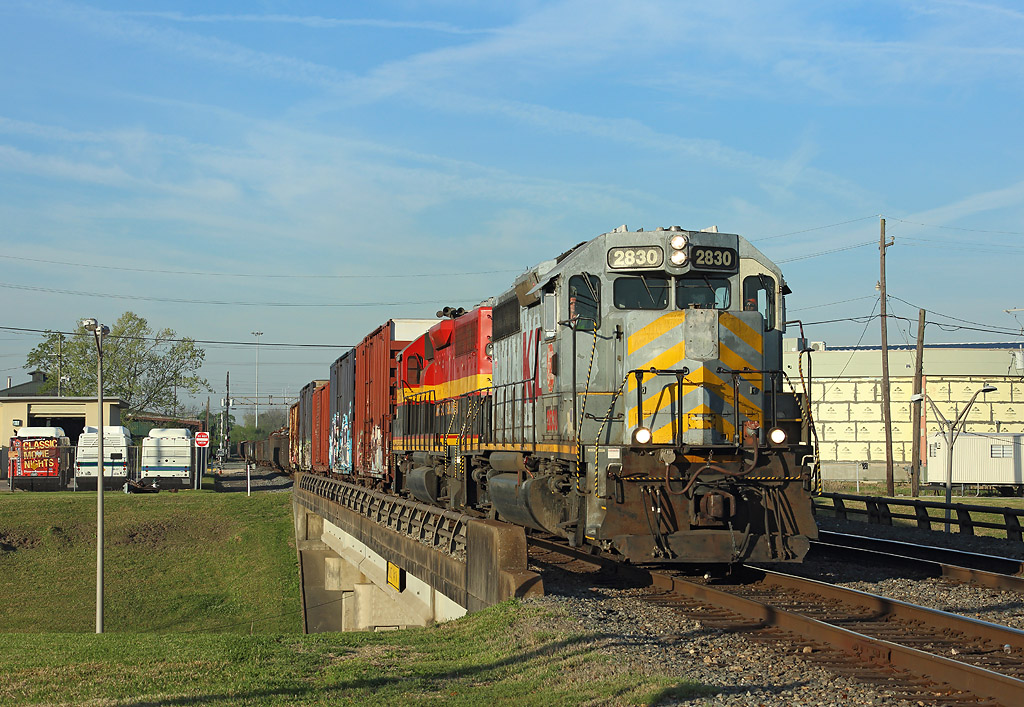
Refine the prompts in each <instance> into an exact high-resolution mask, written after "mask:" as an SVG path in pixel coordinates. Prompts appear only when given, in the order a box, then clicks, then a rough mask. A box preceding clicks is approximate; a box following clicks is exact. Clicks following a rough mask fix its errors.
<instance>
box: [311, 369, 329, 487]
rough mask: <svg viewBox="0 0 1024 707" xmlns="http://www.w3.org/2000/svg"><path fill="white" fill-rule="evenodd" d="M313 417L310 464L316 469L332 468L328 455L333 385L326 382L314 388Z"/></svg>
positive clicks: (325, 469)
mask: <svg viewBox="0 0 1024 707" xmlns="http://www.w3.org/2000/svg"><path fill="white" fill-rule="evenodd" d="M312 402H313V419H312V429H311V430H310V437H311V439H312V450H311V452H310V457H311V458H310V464H311V465H312V467H313V470H314V471H321V472H323V471H327V470H328V469H329V468H330V460H329V457H328V451H329V447H330V444H329V440H330V419H331V385H330V383H329V382H324V383H323V384H322V385H318V386H316V387H315V388H313V401H312Z"/></svg>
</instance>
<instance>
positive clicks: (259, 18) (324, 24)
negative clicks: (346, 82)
mask: <svg viewBox="0 0 1024 707" xmlns="http://www.w3.org/2000/svg"><path fill="white" fill-rule="evenodd" d="M120 14H122V15H124V16H126V17H142V18H153V19H158V20H169V21H172V22H181V23H206V24H213V23H260V24H285V25H300V26H302V27H310V28H312V29H338V28H357V29H359V28H369V29H384V30H399V31H405V30H414V31H424V32H438V33H441V34H489V33H493V32H495V31H496V30H493V29H473V28H466V27H457V26H455V25H452V24H449V23H447V22H428V21H421V22H403V21H396V20H381V19H374V18H336V17H322V16H319V15H279V14H268V15H256V14H202V15H186V14H184V13H181V12H147V11H134V12H132V11H129V12H122V13H120Z"/></svg>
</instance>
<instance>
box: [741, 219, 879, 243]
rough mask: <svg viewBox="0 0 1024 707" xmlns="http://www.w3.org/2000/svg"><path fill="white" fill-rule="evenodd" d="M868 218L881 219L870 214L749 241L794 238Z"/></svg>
mask: <svg viewBox="0 0 1024 707" xmlns="http://www.w3.org/2000/svg"><path fill="white" fill-rule="evenodd" d="M869 218H881V217H880V216H876V215H875V214H871V215H870V216H861V217H860V218H854V219H850V220H849V221H840V222H839V223H830V224H828V225H826V226H815V227H814V228H805V229H803V230H801V231H790V232H789V233H779V234H778V235H775V236H761V237H760V238H751V239H749V240H750V242H751V243H757V242H758V241H770V240H773V239H775V238H785V237H786V236H795V235H798V234H800V233H810V232H811V231H821V230H824V229H826V228H835V227H836V226H845V225H846V224H848V223H857V222H858V221H866V220H867V219H869Z"/></svg>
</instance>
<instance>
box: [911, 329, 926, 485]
mask: <svg viewBox="0 0 1024 707" xmlns="http://www.w3.org/2000/svg"><path fill="white" fill-rule="evenodd" d="M923 381H924V310H923V309H921V310H918V312H917V357H916V360H915V361H914V395H915V396H919V395H921V393H923V392H924V391H923V390H922V387H923ZM921 403H922V400H921V399H917V400H914V402H913V403H911V406H910V410H911V412H910V415H911V417H912V420H911V422H912V423H913V424H911V426H910V429H911V434H913V435H914V439H913V444H912V445H911V449H912V450H913V451H912V452H911V455H912V457H911V464H910V495H911V496H913V497H914V498H917V495H918V494H919V493H920V491H921Z"/></svg>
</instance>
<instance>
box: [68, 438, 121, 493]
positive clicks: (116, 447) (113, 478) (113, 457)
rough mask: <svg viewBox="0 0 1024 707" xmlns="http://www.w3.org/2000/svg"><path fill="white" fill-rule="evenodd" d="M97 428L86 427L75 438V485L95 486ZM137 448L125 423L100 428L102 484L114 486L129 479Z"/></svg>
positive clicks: (113, 487) (108, 486)
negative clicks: (101, 432)
mask: <svg viewBox="0 0 1024 707" xmlns="http://www.w3.org/2000/svg"><path fill="white" fill-rule="evenodd" d="M98 436H99V435H98V434H97V430H96V428H95V427H86V428H85V430H84V431H83V432H82V434H81V436H80V437H79V438H78V450H77V451H76V453H75V488H76V489H87V488H96V471H97V468H98V464H97V460H96V442H97V439H96V438H97V437H98ZM135 459H136V448H135V447H134V446H133V445H132V434H131V432H129V431H128V428H127V427H120V426H116V427H110V426H105V427H104V428H103V488H105V489H107V488H111V489H117V488H121V487H122V486H124V484H125V482H127V481H128V477H129V474H130V473H131V472H132V471H133V470H134V468H135Z"/></svg>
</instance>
